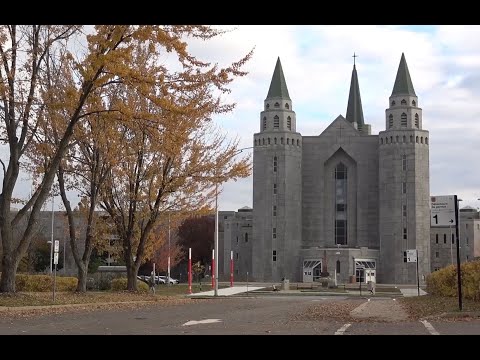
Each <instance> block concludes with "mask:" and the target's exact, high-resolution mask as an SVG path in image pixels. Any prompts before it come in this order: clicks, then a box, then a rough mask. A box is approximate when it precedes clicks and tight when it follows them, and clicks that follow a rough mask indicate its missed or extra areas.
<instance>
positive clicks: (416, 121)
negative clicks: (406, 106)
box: [415, 114, 420, 129]
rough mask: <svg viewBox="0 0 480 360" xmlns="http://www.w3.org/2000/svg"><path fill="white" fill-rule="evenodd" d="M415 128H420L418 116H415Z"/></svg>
mask: <svg viewBox="0 0 480 360" xmlns="http://www.w3.org/2000/svg"><path fill="white" fill-rule="evenodd" d="M415 127H416V128H417V129H418V128H419V127H420V119H419V117H418V114H415Z"/></svg>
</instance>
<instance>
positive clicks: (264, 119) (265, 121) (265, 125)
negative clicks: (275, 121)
mask: <svg viewBox="0 0 480 360" xmlns="http://www.w3.org/2000/svg"><path fill="white" fill-rule="evenodd" d="M263 130H267V117H266V116H264V117H263Z"/></svg>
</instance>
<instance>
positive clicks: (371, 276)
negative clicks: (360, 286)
mask: <svg viewBox="0 0 480 360" xmlns="http://www.w3.org/2000/svg"><path fill="white" fill-rule="evenodd" d="M365 281H366V282H367V283H368V282H369V281H371V282H376V280H375V270H372V269H370V270H365Z"/></svg>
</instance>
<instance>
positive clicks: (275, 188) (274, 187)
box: [273, 184, 277, 194]
mask: <svg viewBox="0 0 480 360" xmlns="http://www.w3.org/2000/svg"><path fill="white" fill-rule="evenodd" d="M276 193H277V184H273V194H276Z"/></svg>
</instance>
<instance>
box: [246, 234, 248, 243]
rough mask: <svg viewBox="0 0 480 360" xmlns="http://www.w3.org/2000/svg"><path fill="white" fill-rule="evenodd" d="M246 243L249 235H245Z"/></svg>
mask: <svg viewBox="0 0 480 360" xmlns="http://www.w3.org/2000/svg"><path fill="white" fill-rule="evenodd" d="M245 242H246V243H247V242H248V233H245Z"/></svg>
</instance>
